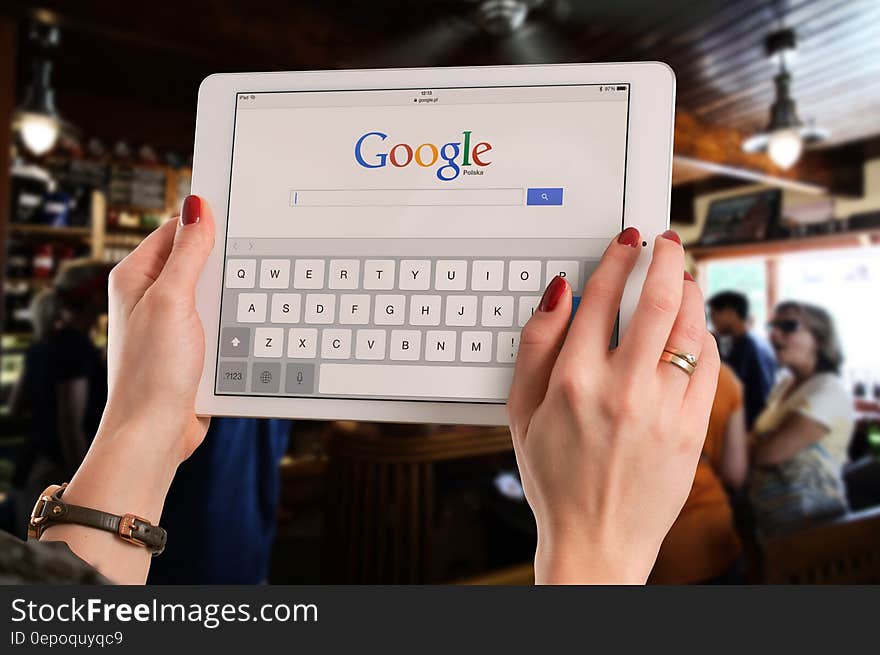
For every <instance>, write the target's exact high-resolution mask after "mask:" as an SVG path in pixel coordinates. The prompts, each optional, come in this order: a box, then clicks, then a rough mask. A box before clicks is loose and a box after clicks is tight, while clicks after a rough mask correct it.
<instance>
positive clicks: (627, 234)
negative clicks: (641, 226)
mask: <svg viewBox="0 0 880 655" xmlns="http://www.w3.org/2000/svg"><path fill="white" fill-rule="evenodd" d="M641 240H642V235H641V234H639V231H638V230H637V229H636V228H634V227H628V228H626V229H625V230H624V231H623V232H621V233H620V236H619V237H617V243H619V244H622V245H624V246H629V247H630V248H638V246H639V241H641Z"/></svg>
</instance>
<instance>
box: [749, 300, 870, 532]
mask: <svg viewBox="0 0 880 655" xmlns="http://www.w3.org/2000/svg"><path fill="white" fill-rule="evenodd" d="M768 327H769V329H770V341H771V343H772V345H773V349H774V350H775V351H776V357H777V359H778V361H779V365H780V367H782V368H784V369H785V371H784V372H783V373H782V375H781V376H780V378H779V380H778V381H777V383H776V386H775V387H774V388H773V390H772V391H771V392H770V396H769V398H768V399H767V406H766V408H765V409H764V411H763V412H762V413H761V414H760V415H759V416H758V418H757V420H756V421H755V425H754V442H753V444H752V447H753V450H752V464H753V470H752V474H751V482H750V496H751V500H752V505H753V507H754V510H755V518H756V521H757V527H758V530H759V532H760V533H761V535H762V536H765V537H766V536H770V535H774V534H780V533H786V532H793V531H795V530H798V529H801V528H804V527H808V526H810V525H812V524H815V523H818V522H821V521H823V520H827V519H828V518H831V517H833V516H836V515H839V514H842V513H843V512H845V511H846V509H847V504H846V494H845V490H844V487H843V482H842V480H841V477H840V469H841V466H842V465H843V463H844V461H845V459H846V448H847V444H848V443H849V439H850V436H851V434H852V429H853V409H852V399H851V398H850V396H849V393H848V392H847V390H846V388H845V386H844V384H843V381H842V380H841V379H840V376H839V372H840V365H841V363H842V361H843V355H842V353H841V349H840V342H839V341H838V338H837V334H836V331H835V328H834V322H833V320H832V319H831V316H830V315H829V314H828V312H826V311H825V310H824V309H822V308H820V307H816V306H814V305H809V304H806V303H798V302H784V303H782V304H780V305H778V306H777V307H776V310H775V312H774V316H773V320H772V321H770V324H769V326H768Z"/></svg>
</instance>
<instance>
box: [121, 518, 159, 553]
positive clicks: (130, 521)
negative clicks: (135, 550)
mask: <svg viewBox="0 0 880 655" xmlns="http://www.w3.org/2000/svg"><path fill="white" fill-rule="evenodd" d="M135 521H140V522H141V523H146V524H147V525H151V523H150V522H149V521H148V520H147V519H145V518H143V517H141V516H137V515H136V514H124V515H123V516H122V518H121V519H120V520H119V530H117V534H118V535H119V538H120V539H122V540H123V541H127V542H128V543H130V544H134V545H135V546H146V545H147V544H146V542H145V541H143V540H142V539H139V538H138V537H137V536H135V535H132V533H133V532H136V531H137V529H138V528H137V526H136V525H135V524H134V522H135Z"/></svg>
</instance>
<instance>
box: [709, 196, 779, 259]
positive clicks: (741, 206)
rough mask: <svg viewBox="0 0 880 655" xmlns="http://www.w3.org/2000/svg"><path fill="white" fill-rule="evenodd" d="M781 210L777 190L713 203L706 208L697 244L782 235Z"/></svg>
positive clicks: (732, 197)
mask: <svg viewBox="0 0 880 655" xmlns="http://www.w3.org/2000/svg"><path fill="white" fill-rule="evenodd" d="M781 209H782V191H781V190H779V189H770V190H768V191H758V192H756V193H749V194H745V195H741V196H729V197H727V198H720V199H718V200H715V201H713V202H712V203H711V204H710V205H709V211H708V213H707V215H706V224H705V225H704V226H703V233H702V234H701V235H700V245H704V246H709V245H713V246H714V245H721V244H728V243H746V242H749V241H763V240H764V239H773V238H779V237H781V236H783V234H782V230H781V227H780V216H781Z"/></svg>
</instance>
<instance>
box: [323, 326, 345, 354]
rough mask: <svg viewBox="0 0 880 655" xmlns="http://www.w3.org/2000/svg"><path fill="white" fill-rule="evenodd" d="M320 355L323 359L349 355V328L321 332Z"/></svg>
mask: <svg viewBox="0 0 880 655" xmlns="http://www.w3.org/2000/svg"><path fill="white" fill-rule="evenodd" d="M321 357H323V358H324V359H348V358H349V357H351V330H336V329H326V330H324V331H323V332H322V333H321Z"/></svg>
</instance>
